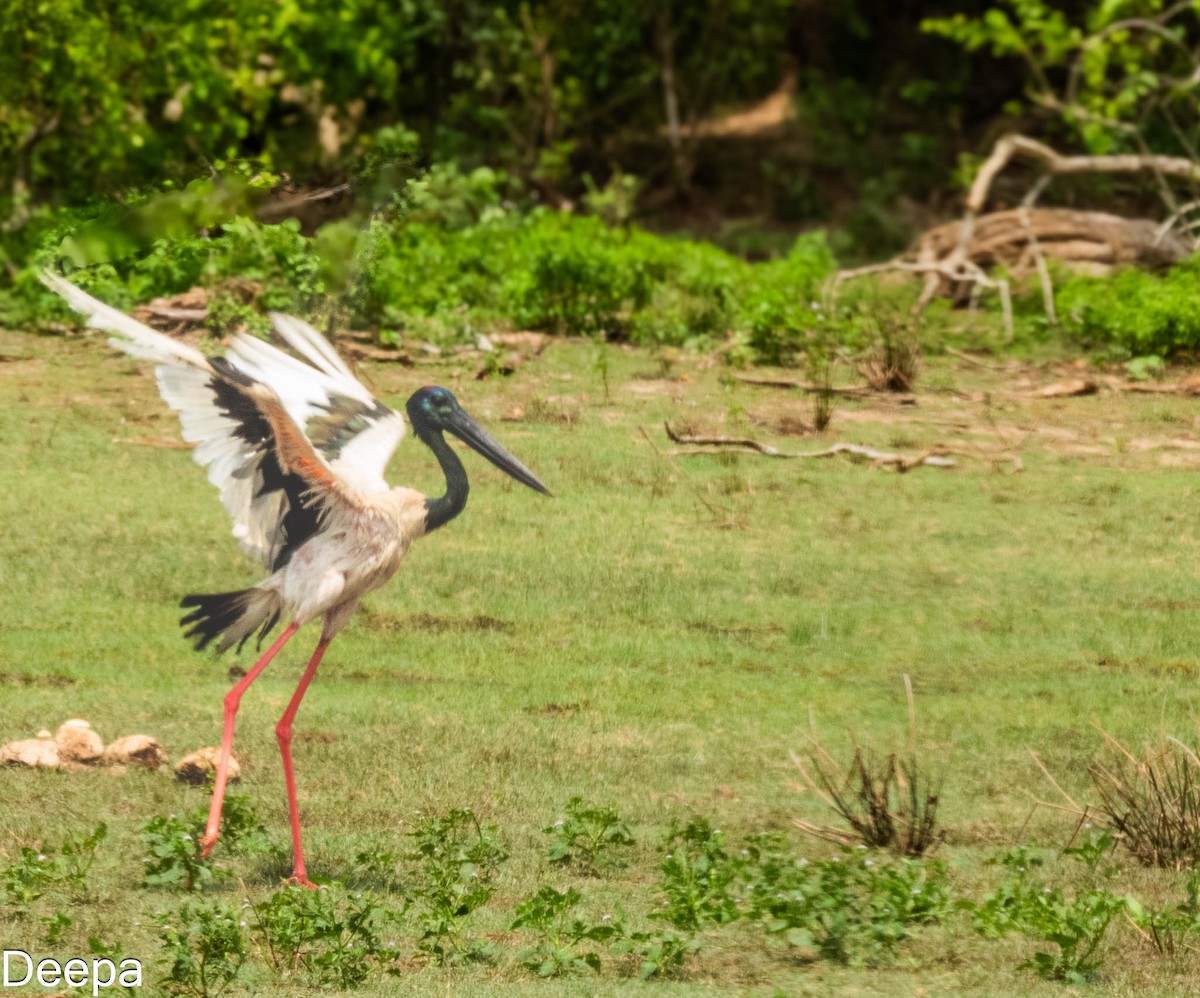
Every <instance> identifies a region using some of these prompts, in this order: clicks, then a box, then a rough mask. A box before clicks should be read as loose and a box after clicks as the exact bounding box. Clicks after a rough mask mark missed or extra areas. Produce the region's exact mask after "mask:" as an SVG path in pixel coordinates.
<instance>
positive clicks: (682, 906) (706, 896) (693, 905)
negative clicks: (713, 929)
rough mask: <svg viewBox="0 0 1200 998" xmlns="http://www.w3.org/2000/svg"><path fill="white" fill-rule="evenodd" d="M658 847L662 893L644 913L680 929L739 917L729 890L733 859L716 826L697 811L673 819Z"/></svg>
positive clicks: (696, 928) (734, 867) (733, 875)
mask: <svg viewBox="0 0 1200 998" xmlns="http://www.w3.org/2000/svg"><path fill="white" fill-rule="evenodd" d="M663 851H664V853H665V855H664V856H663V860H662V863H661V864H660V865H659V880H658V887H659V890H661V891H662V892H663V894H664V895H665V897H664V899H663V902H662V907H661V908H658V909H656V910H654V911H652V912H651V913H650V916H649V917H650V918H652V919H656V920H661V921H664V922H668V923H669V924H670V925H672V926H674V927H675V928H677V929H680V930H682V931H684V932H698V931H699V930H700V929H702V928H704V927H705V926H707V925H710V924H715V925H725V924H726V923H728V922H732V921H734V920H735V919H737V918H738V917H740V915H741V912H740V911H739V910H738V905H737V901H736V900H735V897H734V894H733V887H734V884H735V882H736V880H737V876H738V862H737V861H736V860H735V859H734V858H733V857H731V856H730V855H729V853H728V851H727V850H726V848H725V838H724V836H723V835H722V834H721V830H720V829H719V828H713V826H712V825H711V824H710V823H709V821H708V819H707V818H701V817H696V818H693V819H692V820H691V821H689V822H688V823H687V824H685V825H683V826H680V825H678V824H673V825H672V826H671V829H670V831H669V832H668V833H667V838H666V841H665V842H664V844H663Z"/></svg>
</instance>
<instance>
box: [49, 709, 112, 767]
mask: <svg viewBox="0 0 1200 998" xmlns="http://www.w3.org/2000/svg"><path fill="white" fill-rule="evenodd" d="M54 741H55V743H56V744H57V745H58V756H59V759H60V760H62V761H63V762H83V763H92V762H96V761H97V760H98V759H99V758H100V756H102V755H103V754H104V742H102V741H101V740H100V736H99V735H98V734H96V732H95V731H93V730H92V726H91V725H90V724H88V722H87V721H83V720H80V719H79V718H72V719H71V720H70V721H65V722H64V723H63V724H62V725H61V726H60V727H59V729H58V731H56V732H55V734H54Z"/></svg>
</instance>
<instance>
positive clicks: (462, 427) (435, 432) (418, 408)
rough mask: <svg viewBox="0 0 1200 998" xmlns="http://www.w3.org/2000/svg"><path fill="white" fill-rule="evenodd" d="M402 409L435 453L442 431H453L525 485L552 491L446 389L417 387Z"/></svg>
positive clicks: (546, 493) (468, 444)
mask: <svg viewBox="0 0 1200 998" xmlns="http://www.w3.org/2000/svg"><path fill="white" fill-rule="evenodd" d="M405 410H406V411H407V413H408V421H409V422H410V423H411V424H412V428H413V433H415V434H416V435H417V437H418V438H419V439H420V440H421V441H422V442H424V443H425V444H427V445H428V446H429V447H431V448H433V450H434V452H435V453H437V452H438V443H437V442H438V441H439V440H440V438H441V436H442V434H443V433H450V434H453V435H454V436H456V437H458V439H459V440H461V441H462V442H463V443H465V444H466V445H467V446H468V447H470V448H471V449H472V450H474V451H476V452H477V453H479V454H482V455H483V456H484V457H486V458H487V459H488V460H489V461H491V462H492V464H494V465H495V466H496V467H497V468H499V469H500V470H501V471H503V472H504V473H505V474H508V475H511V476H512V477H513V478H515V479H516V480H517V481H518V482H520V483H521V484H522V485H528V486H529V487H530V488H531V489H533V490H535V491H537V492H541V493H543V494H545V495H550V494H551V493H550V490H549V489H548V488H546V486H545V485H543V484H542V482H541V480H540V479H539V478H538V477H537V475H535V474H534V473H533V472H532V471H530V470H529V469H528V468H526V467H525V465H523V464H522V463H521V462H520V461H518V460H517V459H516V458H515V457H513V456H512V454H510V453H509V452H508V451H506V450H505V449H504V448H503V447H501V446H500V444H499V442H498V441H497V440H495V439H494V438H493V437H492V435H491V434H490V433H488V432H487V430H485V429H484V428H483V427H482V426H480V425H479V424H478V423H477V422H475V420H473V419H472V418H471V417H470V416H468V415H467V414H466V412H464V411H463V408H462V406H460V405H459V404H458V399H456V398H455V397H454V394H453V393H452V392H450V391H448V390H447V389H445V388H438V387H436V386H428V387H425V388H418V389H417V390H416V391H415V392H413V394H412V397H411V398H409V400H408V404H407V405H406V406H405Z"/></svg>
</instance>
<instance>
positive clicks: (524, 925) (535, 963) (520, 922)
mask: <svg viewBox="0 0 1200 998" xmlns="http://www.w3.org/2000/svg"><path fill="white" fill-rule="evenodd" d="M581 900H582V896H581V895H580V893H579V891H577V890H576V889H575V888H573V887H571V888H568V889H567V890H565V891H559V890H555V889H554V888H553V887H551V886H549V885H544V886H542V887H541V888H539V889H538V891H537V893H535V894H533V895H532V896H530V897H528V898H526V899H525V900H524V901H522V902H521V903H520V904H518V905H517V907H516V909H515V911H514V914H515V915H516V916H517V917H516V919H515V920H514V921H513V923H512V927H513V928H514V929H531V930H533V931H535V932H536V933H537V935H538V939H537V941H536V942H535V943H534V944H533V945H532V946H528V947H526V948H525V949H524V950H522V951H521V954H520V956H519V957H518V959H519V960H520V961H521V963H522V965H523V966H526V967H528V968H530V969H531V970H536V971H537V973H538V976H539V977H558V976H560V975H562V974H569V973H571V972H573V971H577V970H588V969H590V970H594V971H596V972H597V973H598V972H599V971H600V956H599V954H597V953H596V952H595V950H593V949H591V948H581V944H583V943H588V942H607V941H609V940H612V939H615V938H619V937H620V936H621V935H622V933H623V925H622V923H621V920H620V919H619V918H618V919H616V920H614V919H613V918H612V917H611V916H604V917H603V918H601V920H600V921H599V922H588V921H586V920H585V919H583V918H580V917H579V916H578V915H576V914H575V909H576V908H577V907H578V905H579V902H580V901H581Z"/></svg>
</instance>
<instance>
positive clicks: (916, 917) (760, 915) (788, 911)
mask: <svg viewBox="0 0 1200 998" xmlns="http://www.w3.org/2000/svg"><path fill="white" fill-rule="evenodd" d="M746 853H747V859H746V861H745V874H744V878H745V879H744V890H745V894H746V898H747V904H748V909H747V917H749V918H753V919H755V920H757V921H758V922H760V923H761V924H762V926H763V928H764V929H765V930H766V931H767V932H768V933H769V934H771V935H773V936H776V937H778V938H781V939H784V940H786V941H787V943H788V944H789V945H790V946H796V947H799V948H801V949H810V950H813V951H814V952H815V953H816V954H817V955H818V956H820V957H822V958H824V959H828V960H834V961H837V962H838V963H845V964H860V963H864V962H867V963H869V962H876V961H878V960H879V959H880V958H881V957H882V956H883V955H885V954H887V953H889V952H890V951H891V950H892V949H893V948H894V947H895V946H896V944H897V943H899V942H901V941H903V940H905V939H907V938H908V937H909V935H910V934H911V927H912V926H914V925H925V924H930V923H934V922H940V921H942V920H943V919H944V918H945V917H946V916H947V915H948V914H949V911H950V890H949V884H948V882H947V879H946V871H945V867H944V866H943V865H942V864H940V863H933V862H928V861H917V860H907V859H902V860H894V861H889V862H882V863H881V862H879V861H878V860H877V859H875V858H874V856H873V855H872V854H870V853H867V852H865V850H851V849H846V850H844V852H843V854H842V855H841V856H836V857H833V858H832V859H828V860H821V861H818V862H809V861H808V860H806V859H803V858H800V857H797V856H796V855H794V853H792V852H791V851H789V850H788V849H787V847H786V844H785V843H784V842H783V840H782V838H781V837H780V836H777V835H760V836H756V837H754V838H752V839H751V840H750V842H748V843H747V847H746Z"/></svg>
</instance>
